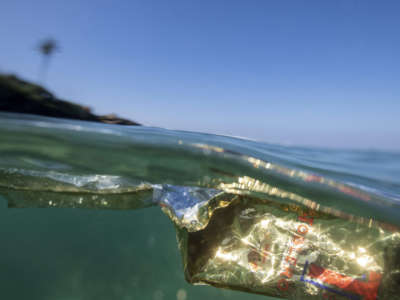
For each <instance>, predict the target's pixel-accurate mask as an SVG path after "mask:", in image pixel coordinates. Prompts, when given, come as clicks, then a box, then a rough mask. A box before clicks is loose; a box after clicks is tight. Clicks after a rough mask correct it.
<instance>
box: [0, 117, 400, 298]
mask: <svg viewBox="0 0 400 300" xmlns="http://www.w3.org/2000/svg"><path fill="white" fill-rule="evenodd" d="M165 190H167V191H168V192H165ZM171 191H172V192H171ZM216 191H228V192H230V193H236V194H245V195H251V196H255V197H261V198H263V197H264V198H266V199H268V200H272V201H276V202H281V203H289V204H290V203H294V204H298V205H304V206H307V207H310V208H313V209H317V210H321V211H323V212H326V213H331V214H333V215H335V216H338V217H341V218H344V219H351V220H357V221H359V222H364V223H366V224H371V223H381V222H383V223H389V224H393V225H398V226H399V225H400V153H396V152H383V151H377V150H369V151H360V150H326V149H316V148H314V149H311V148H303V147H284V146H279V145H270V144H266V143H260V142H254V141H249V140H243V139H236V138H231V137H226V136H218V135H210V134H200V133H191V132H184V131H170V130H165V129H159V128H146V127H122V126H117V125H106V124H97V123H88V122H79V121H71V120H63V119H53V118H46V117H39V116H30V115H20V114H6V113H0V224H1V226H0V295H1V296H2V298H4V299H57V300H58V299H60V300H61V299H154V300H162V299H178V300H185V299H204V298H205V297H208V298H210V299H217V298H221V299H261V297H263V298H264V299H265V298H266V297H265V296H258V295H253V294H247V293H242V292H236V291H231V290H225V289H217V288H214V287H210V286H192V285H190V284H188V283H186V281H185V279H184V274H183V268H182V262H181V261H182V259H181V255H180V253H179V251H178V248H177V242H176V237H175V229H174V226H173V224H172V222H171V221H170V220H169V218H168V217H167V216H166V215H164V214H163V213H162V211H161V210H160V208H159V207H158V205H159V204H160V203H166V202H167V203H168V204H169V205H171V206H172V207H173V208H174V210H175V214H176V215H177V216H179V214H180V212H181V211H182V210H184V209H187V208H188V207H193V206H195V205H197V204H199V203H200V204H201V203H203V201H205V200H207V199H208V198H209V197H211V196H212V195H214V194H215V193H216Z"/></svg>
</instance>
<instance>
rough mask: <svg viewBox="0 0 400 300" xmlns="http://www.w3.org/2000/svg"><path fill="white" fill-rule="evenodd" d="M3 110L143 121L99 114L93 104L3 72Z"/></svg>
mask: <svg viewBox="0 0 400 300" xmlns="http://www.w3.org/2000/svg"><path fill="white" fill-rule="evenodd" d="M0 111H7V112H15V113H25V114H35V115H42V116H49V117H56V118H66V119H75V120H84V121H92V122H101V123H109V124H120V125H140V124H139V123H137V122H134V121H131V120H127V119H122V118H119V117H117V116H116V115H114V114H109V115H103V116H100V115H95V114H93V113H92V112H91V111H90V108H88V107H85V106H82V105H79V104H76V103H73V102H70V101H66V100H62V99H58V98H57V97H55V96H54V95H53V94H52V93H50V92H49V91H47V90H46V89H45V88H43V87H41V86H40V85H37V84H34V83H30V82H27V81H24V80H22V79H20V78H18V77H17V76H15V75H4V74H0Z"/></svg>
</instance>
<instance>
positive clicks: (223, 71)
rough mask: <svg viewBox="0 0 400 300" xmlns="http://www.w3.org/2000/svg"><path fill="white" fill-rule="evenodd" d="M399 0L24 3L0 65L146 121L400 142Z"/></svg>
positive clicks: (6, 28) (272, 136)
mask: <svg viewBox="0 0 400 300" xmlns="http://www.w3.org/2000/svg"><path fill="white" fill-rule="evenodd" d="M399 15H400V1H368V0H360V1H353V0H341V1H339V0H335V1H321V0H318V1H301V0H296V1H269V0H260V1H235V0H230V1H218V0H213V1H206V0H201V1H200V0H198V1H190V0H186V1H149V0H147V1H144V0H143V1H133V0H132V1H76V0H71V1H56V0H52V1H20V0H13V1H11V0H6V1H3V3H2V4H1V9H0V34H1V43H0V71H3V72H15V73H17V74H19V75H21V76H22V77H24V78H26V79H29V80H38V73H39V66H40V63H41V57H40V55H39V54H38V53H37V52H35V47H36V45H37V44H38V42H39V41H40V40H41V39H44V38H46V37H54V38H55V39H57V40H58V41H59V42H60V45H61V48H62V49H61V51H60V52H59V53H56V54H55V55H54V57H53V60H52V61H51V65H50V69H49V73H48V76H47V80H46V85H47V87H48V88H49V89H50V90H51V91H52V92H54V93H55V94H56V95H57V96H59V97H61V98H64V99H69V100H74V101H76V102H79V103H81V104H84V105H88V106H90V107H92V108H93V109H94V111H95V112H97V113H111V112H115V113H117V114H119V115H121V116H123V117H128V118H132V119H134V120H136V121H138V122H142V123H144V124H147V125H153V126H159V127H166V128H172V129H183V130H193V131H202V132H212V133H218V134H227V135H235V136H244V137H249V138H253V139H257V140H262V141H267V142H273V143H283V144H293V145H311V146H320V147H341V148H342V147H345V148H383V149H397V150H399V149H400V118H399V117H398V115H399V113H400V84H399V82H400V61H399V57H400V17H399Z"/></svg>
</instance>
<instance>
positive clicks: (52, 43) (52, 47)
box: [38, 38, 59, 83]
mask: <svg viewBox="0 0 400 300" xmlns="http://www.w3.org/2000/svg"><path fill="white" fill-rule="evenodd" d="M58 49H59V46H58V43H57V41H56V40H54V39H51V38H49V39H46V40H43V41H42V42H41V43H40V44H39V47H38V50H39V52H40V53H41V54H43V61H42V66H41V69H40V75H39V81H41V82H42V83H44V81H45V79H46V74H47V70H48V68H49V63H50V57H51V55H52V54H53V53H54V52H55V51H56V50H58Z"/></svg>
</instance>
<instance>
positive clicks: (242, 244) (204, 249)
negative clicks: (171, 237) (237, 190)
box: [154, 186, 400, 300]
mask: <svg viewBox="0 0 400 300" xmlns="http://www.w3.org/2000/svg"><path fill="white" fill-rule="evenodd" d="M154 197H155V198H156V199H158V200H157V201H159V204H160V206H161V207H162V209H163V210H164V212H165V213H166V214H167V215H168V216H169V217H170V218H171V219H172V220H173V222H174V224H175V226H176V229H177V236H178V242H179V248H180V251H181V253H182V258H183V265H184V272H185V276H186V279H187V281H189V282H190V283H193V284H209V285H213V286H216V287H222V288H228V289H235V290H241V291H246V292H251V293H258V294H263V295H268V296H274V297H278V298H284V299H328V300H339V299H352V300H377V299H379V300H381V299H388V300H389V299H390V300H392V299H400V233H399V231H398V229H397V228H395V227H393V226H391V225H387V224H382V223H381V224H373V225H372V224H362V223H358V222H356V221H350V220H345V219H341V218H338V217H337V216H332V215H329V214H326V213H323V212H320V211H317V210H313V209H311V208H307V207H303V206H299V205H294V204H280V203H277V202H273V201H268V200H266V199H259V198H255V197H251V196H244V195H234V194H229V193H223V192H219V191H216V190H206V189H192V188H185V187H174V186H159V187H158V189H155V192H154Z"/></svg>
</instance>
